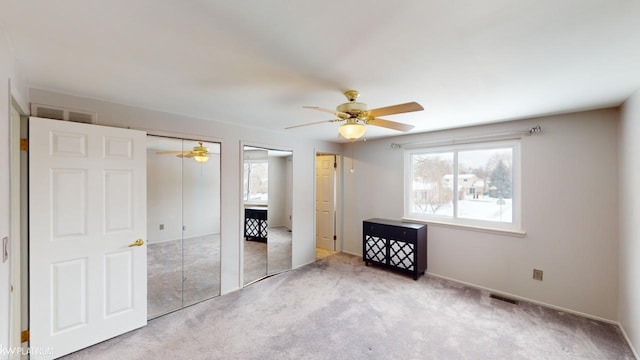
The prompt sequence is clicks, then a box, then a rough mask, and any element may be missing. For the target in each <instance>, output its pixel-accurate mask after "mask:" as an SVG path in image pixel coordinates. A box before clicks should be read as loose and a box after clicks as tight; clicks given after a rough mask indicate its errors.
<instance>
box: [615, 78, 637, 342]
mask: <svg viewBox="0 0 640 360" xmlns="http://www.w3.org/2000/svg"><path fill="white" fill-rule="evenodd" d="M638 139H640V91H638V92H636V93H635V94H634V95H633V96H631V97H630V98H629V99H628V100H627V101H626V102H625V104H624V105H623V107H622V116H621V123H620V175H619V176H620V185H619V195H620V212H619V213H620V255H619V256H620V280H619V281H620V285H619V286H620V300H619V302H620V324H621V325H622V328H623V329H624V331H625V333H626V334H627V337H628V338H629V340H630V341H631V343H632V346H633V347H634V348H635V349H636V353H637V350H639V349H640V229H639V228H638V219H640V192H639V187H638V186H639V185H640V161H638V155H639V154H640V141H638Z"/></svg>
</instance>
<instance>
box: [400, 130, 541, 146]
mask: <svg viewBox="0 0 640 360" xmlns="http://www.w3.org/2000/svg"><path fill="white" fill-rule="evenodd" d="M541 132H542V128H541V127H540V125H536V126H534V127H532V128H530V129H522V130H514V131H508V132H502V133H495V134H486V135H480V136H471V137H462V138H450V139H440V140H433V141H426V142H413V143H403V144H398V143H392V144H391V148H393V149H400V148H409V149H410V148H417V147H434V146H444V145H455V144H471V143H475V142H482V141H490V140H513V139H520V138H522V136H523V135H526V136H532V135H536V134H539V133H541Z"/></svg>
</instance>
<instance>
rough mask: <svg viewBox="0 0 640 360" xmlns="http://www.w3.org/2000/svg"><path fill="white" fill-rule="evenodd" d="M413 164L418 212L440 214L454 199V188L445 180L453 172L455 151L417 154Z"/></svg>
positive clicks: (412, 159) (415, 205)
mask: <svg viewBox="0 0 640 360" xmlns="http://www.w3.org/2000/svg"><path fill="white" fill-rule="evenodd" d="M411 166H412V170H413V176H412V178H413V183H414V189H413V190H414V199H413V200H414V201H413V205H414V207H415V210H416V212H419V213H424V214H439V212H440V211H441V209H442V208H443V206H446V205H450V204H451V201H452V199H453V191H452V190H453V189H451V187H450V185H449V184H447V183H445V181H444V177H445V175H447V174H452V173H453V153H439V154H417V155H414V156H412V158H411ZM442 215H445V214H442Z"/></svg>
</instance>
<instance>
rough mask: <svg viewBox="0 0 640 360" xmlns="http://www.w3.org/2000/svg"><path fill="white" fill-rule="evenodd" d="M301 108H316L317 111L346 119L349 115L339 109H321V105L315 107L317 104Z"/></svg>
mask: <svg viewBox="0 0 640 360" xmlns="http://www.w3.org/2000/svg"><path fill="white" fill-rule="evenodd" d="M303 108H305V109H311V110H318V111H322V112H326V113H329V114H333V115H335V116H337V117H339V118H341V119H348V118H350V117H351V115H349V114H347V113H345V112H341V111H335V110H330V109H323V108H321V107H317V106H303Z"/></svg>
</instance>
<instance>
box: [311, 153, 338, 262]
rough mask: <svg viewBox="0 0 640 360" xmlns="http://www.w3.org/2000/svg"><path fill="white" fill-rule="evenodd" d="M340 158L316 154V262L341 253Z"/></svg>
mask: <svg viewBox="0 0 640 360" xmlns="http://www.w3.org/2000/svg"><path fill="white" fill-rule="evenodd" d="M340 168H341V166H340V157H339V156H338V155H336V154H324V153H318V154H316V260H317V259H321V258H323V257H326V256H330V255H333V254H335V253H336V252H339V251H340V250H341V248H342V239H341V236H339V235H340V233H341V232H340V231H339V229H340V221H339V219H340V211H339V210H340V207H341V206H340V205H341V202H340V196H339V194H341V191H340V186H341V182H340V179H341V176H340Z"/></svg>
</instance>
